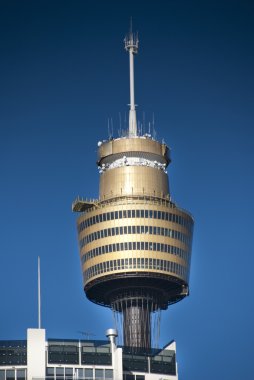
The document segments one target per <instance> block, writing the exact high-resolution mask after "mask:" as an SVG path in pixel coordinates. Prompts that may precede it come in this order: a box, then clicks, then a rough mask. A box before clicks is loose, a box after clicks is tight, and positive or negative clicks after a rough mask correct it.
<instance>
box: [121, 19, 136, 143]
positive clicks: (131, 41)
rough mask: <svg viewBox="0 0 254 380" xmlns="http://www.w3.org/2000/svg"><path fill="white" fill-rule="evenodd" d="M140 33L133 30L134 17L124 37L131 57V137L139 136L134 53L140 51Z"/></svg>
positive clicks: (126, 48)
mask: <svg viewBox="0 0 254 380" xmlns="http://www.w3.org/2000/svg"><path fill="white" fill-rule="evenodd" d="M138 43H139V40H138V35H137V34H133V32H132V19H131V22H130V31H129V34H128V35H127V36H126V37H125V39H124V44H125V50H127V51H128V52H129V58H130V111H129V137H135V136H137V118H136V108H135V98H134V54H137V52H138Z"/></svg>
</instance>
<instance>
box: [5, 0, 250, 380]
mask: <svg viewBox="0 0 254 380" xmlns="http://www.w3.org/2000/svg"><path fill="white" fill-rule="evenodd" d="M130 16H132V17H133V23H134V29H137V30H138V31H139V36H140V51H139V54H138V56H137V59H136V61H135V77H136V82H135V84H136V102H137V103H138V115H139V119H141V120H142V118H143V116H142V114H143V111H145V113H146V120H151V119H152V114H153V112H154V114H155V128H156V130H157V137H158V138H159V139H162V138H164V139H165V141H166V142H167V144H168V145H169V146H170V147H171V149H172V160H173V161H172V164H171V167H170V169H169V178H170V187H171V192H172V197H173V199H174V200H175V201H176V202H177V204H179V205H180V206H181V207H183V208H186V209H188V210H190V211H191V212H192V214H193V215H194V218H195V230H194V242H193V258H192V268H191V279H190V291H191V293H190V297H188V298H187V299H185V300H184V301H182V302H180V303H178V304H176V305H174V306H172V307H171V308H170V309H169V310H167V311H166V312H164V313H163V315H162V336H161V345H164V344H165V343H167V342H168V341H170V340H171V339H175V340H176V342H177V354H178V356H177V357H178V363H179V374H180V380H204V379H205V380H214V379H215V378H216V379H223V380H239V379H244V380H252V379H253V358H252V351H253V339H254V333H253V332H254V327H253V325H254V297H253V294H252V289H253V266H254V252H253V212H254V202H253V195H254V176H253V164H254V125H253V124H254V123H253V122H254V116H253V100H254V75H253V67H254V52H253V49H254V48H253V46H254V45H253V40H254V23H253V19H254V3H253V2H252V1H244V0H243V1H240V0H238V1H233V0H231V1H229V0H228V1H223V0H221V1H219V0H211V1H209V0H208V1H191V0H189V1H188V0H182V1H181V0H175V1H173V0H172V1H170V0H169V1H162V0H157V1H135V2H134V1H129V2H123V1H110V0H108V1H102V0H99V1H54V0H52V1H49V0H48V1H40V0H36V1H6V2H1V5H0V49H1V58H0V84H1V86H0V88H1V89H0V97H1V99H0V173H1V198H0V209H1V213H0V223H1V239H0V260H1V265H0V289H1V293H2V296H1V313H0V339H18V338H25V336H26V329H27V328H28V327H36V325H37V256H38V255H40V257H41V275H42V285H41V286H42V308H43V309H42V324H43V327H45V328H46V329H47V336H48V337H66V338H82V336H81V335H80V334H79V333H78V331H91V332H93V333H94V334H96V336H95V338H98V339H100V338H104V331H105V329H106V328H108V327H110V326H112V323H113V321H112V318H111V312H110V311H109V310H106V309H103V308H102V307H99V306H96V305H93V304H91V303H90V302H88V301H87V300H86V298H85V296H84V294H83V290H82V276H81V269H80V262H79V255H78V244H77V233H76V226H75V219H76V215H73V214H72V213H71V203H72V201H73V199H74V198H75V197H76V196H77V195H80V196H87V197H96V196H97V195H98V180H99V177H98V172H97V168H96V165H95V161H96V149H97V142H98V140H102V139H104V138H107V137H108V131H107V129H108V127H107V119H108V117H109V118H111V117H112V119H113V123H114V131H115V135H117V130H118V128H119V122H118V120H119V116H118V114H119V112H121V113H122V118H123V115H124V113H125V112H126V111H127V110H128V107H127V104H128V103H129V82H128V81H129V78H128V56H127V54H126V52H125V51H124V48H123V38H124V35H125V33H126V32H127V31H128V27H129V19H130Z"/></svg>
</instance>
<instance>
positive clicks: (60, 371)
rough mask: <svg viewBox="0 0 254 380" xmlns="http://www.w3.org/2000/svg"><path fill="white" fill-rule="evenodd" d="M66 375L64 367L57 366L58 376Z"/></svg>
mask: <svg viewBox="0 0 254 380" xmlns="http://www.w3.org/2000/svg"><path fill="white" fill-rule="evenodd" d="M63 376H64V368H59V367H57V368H56V377H63Z"/></svg>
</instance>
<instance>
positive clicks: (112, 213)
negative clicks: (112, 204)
mask: <svg viewBox="0 0 254 380" xmlns="http://www.w3.org/2000/svg"><path fill="white" fill-rule="evenodd" d="M110 219H111V220H114V212H111V213H110Z"/></svg>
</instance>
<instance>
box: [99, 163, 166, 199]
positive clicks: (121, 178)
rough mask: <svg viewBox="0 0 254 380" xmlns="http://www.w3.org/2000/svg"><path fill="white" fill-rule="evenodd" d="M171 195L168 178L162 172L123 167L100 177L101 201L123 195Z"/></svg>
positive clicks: (153, 169) (140, 167)
mask: <svg viewBox="0 0 254 380" xmlns="http://www.w3.org/2000/svg"><path fill="white" fill-rule="evenodd" d="M168 194H169V186H168V176H167V174H166V173H164V172H163V171H162V170H158V169H155V168H151V167H142V166H123V167H119V168H115V169H111V170H108V171H106V172H105V173H103V174H101V176H100V199H101V200H103V199H107V198H111V197H114V196H122V195H130V196H132V195H150V196H158V197H162V198H163V197H165V196H166V195H168Z"/></svg>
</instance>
